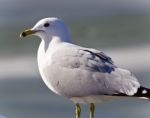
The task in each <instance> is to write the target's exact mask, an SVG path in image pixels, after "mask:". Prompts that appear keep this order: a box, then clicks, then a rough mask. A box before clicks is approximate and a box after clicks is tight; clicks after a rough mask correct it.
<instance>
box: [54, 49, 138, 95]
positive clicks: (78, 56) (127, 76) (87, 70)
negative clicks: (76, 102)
mask: <svg viewBox="0 0 150 118" xmlns="http://www.w3.org/2000/svg"><path fill="white" fill-rule="evenodd" d="M53 64H55V66H56V65H58V67H61V69H60V71H59V73H60V74H62V76H61V78H63V79H62V80H64V81H65V82H66V81H67V83H69V84H65V83H64V85H62V86H64V87H63V89H64V91H65V92H66V94H67V95H68V96H86V95H101V94H105V95H106V94H107V95H108V94H109V95H110V94H111V95H112V94H120V93H123V94H127V95H133V94H135V93H136V92H137V89H138V88H139V86H140V85H139V82H138V81H137V79H136V78H135V77H134V76H133V75H132V74H131V72H129V71H128V70H124V69H120V68H118V67H117V66H115V65H114V63H113V61H112V59H111V58H110V57H109V56H107V55H106V54H104V53H103V52H101V51H98V50H95V49H89V48H80V47H72V48H71V47H69V48H68V47H67V48H60V50H59V51H57V53H55V55H53ZM62 68H63V69H62ZM62 70H63V71H62ZM57 76H58V75H57ZM55 78H56V76H55ZM64 81H62V84H63V82H64ZM68 85H70V86H68ZM65 88H66V89H65ZM68 88H70V90H68ZM72 89H73V90H72ZM81 90H82V91H81Z"/></svg>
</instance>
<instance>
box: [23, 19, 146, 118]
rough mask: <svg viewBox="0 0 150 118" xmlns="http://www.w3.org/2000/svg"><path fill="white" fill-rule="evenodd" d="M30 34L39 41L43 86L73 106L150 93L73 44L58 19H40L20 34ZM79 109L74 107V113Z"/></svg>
mask: <svg viewBox="0 0 150 118" xmlns="http://www.w3.org/2000/svg"><path fill="white" fill-rule="evenodd" d="M30 34H34V35H37V36H39V37H40V38H41V39H42V41H41V44H40V46H39V49H38V67H39V71H40V74H41V76H42V79H43V80H44V82H45V84H46V85H47V86H48V88H49V89H51V90H52V91H53V92H54V93H56V94H58V95H61V96H65V97H67V98H69V99H71V100H73V101H74V102H75V103H95V102H102V101H105V100H109V99H112V98H114V97H117V96H135V97H144V96H142V95H144V94H145V96H146V97H147V96H148V93H149V90H148V89H146V88H144V87H141V86H140V84H139V82H138V80H137V79H136V77H135V76H133V75H132V74H131V72H129V71H128V70H125V69H121V68H118V67H117V66H116V65H115V64H114V63H113V61H112V60H111V58H110V57H109V56H107V55H106V54H104V53H103V52H101V51H99V50H95V49H91V48H84V47H81V46H77V45H74V44H72V43H71V38H70V36H69V31H68V29H67V27H66V26H65V24H64V23H63V22H62V21H61V20H60V19H58V18H45V19H42V20H40V21H39V22H38V23H37V24H36V25H35V26H34V27H33V28H32V29H31V30H26V31H25V32H23V33H22V34H21V35H22V36H27V35H30ZM138 91H139V93H138ZM79 108H80V107H79V105H78V104H77V113H80V112H79V111H80V109H79ZM92 108H93V104H91V109H92ZM92 113H93V112H92V110H91V114H92ZM77 116H80V115H79V114H77ZM91 117H92V115H91ZM78 118H79V117H78Z"/></svg>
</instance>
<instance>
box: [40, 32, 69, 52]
mask: <svg viewBox="0 0 150 118" xmlns="http://www.w3.org/2000/svg"><path fill="white" fill-rule="evenodd" d="M62 42H67V43H71V40H70V36H69V35H63V36H51V37H44V38H42V43H43V44H44V50H45V52H46V51H47V49H48V48H49V47H53V46H55V45H56V44H59V43H62Z"/></svg>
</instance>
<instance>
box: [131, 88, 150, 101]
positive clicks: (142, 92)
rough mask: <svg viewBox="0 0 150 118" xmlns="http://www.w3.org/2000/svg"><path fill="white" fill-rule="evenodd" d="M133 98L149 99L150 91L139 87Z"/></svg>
mask: <svg viewBox="0 0 150 118" xmlns="http://www.w3.org/2000/svg"><path fill="white" fill-rule="evenodd" d="M133 96H135V97H141V98H147V99H150V89H149V88H146V87H142V86H141V87H139V88H138V90H137V92H136V93H135V94H134V95H133Z"/></svg>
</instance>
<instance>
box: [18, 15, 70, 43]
mask: <svg viewBox="0 0 150 118" xmlns="http://www.w3.org/2000/svg"><path fill="white" fill-rule="evenodd" d="M31 35H35V36H38V37H40V38H41V39H43V40H52V39H53V38H55V39H59V40H61V41H66V42H70V36H69V31H68V29H67V27H66V25H65V24H64V22H63V21H62V20H60V19H58V18H54V17H52V18H44V19H41V20H40V21H38V22H37V23H36V24H35V26H33V28H30V29H27V30H25V31H23V32H22V33H21V34H20V37H21V38H22V37H27V36H31Z"/></svg>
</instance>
